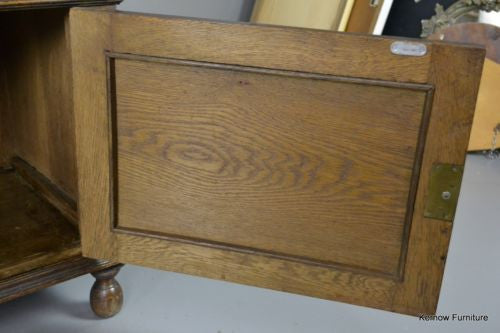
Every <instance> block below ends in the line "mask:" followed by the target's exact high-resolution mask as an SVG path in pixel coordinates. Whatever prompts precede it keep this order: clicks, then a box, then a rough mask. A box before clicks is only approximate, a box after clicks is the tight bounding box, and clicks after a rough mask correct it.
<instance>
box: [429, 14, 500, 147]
mask: <svg viewBox="0 0 500 333" xmlns="http://www.w3.org/2000/svg"><path fill="white" fill-rule="evenodd" d="M499 36H500V28H499V27H496V26H493V25H489V24H483V23H461V24H454V25H452V26H450V27H446V28H444V29H440V30H439V32H437V33H435V34H433V35H431V36H429V38H430V39H443V40H447V41H454V42H463V43H474V44H479V45H484V47H485V48H486V60H485V62H484V67H483V74H482V76H481V84H480V87H479V93H478V97H477V104H476V112H475V114H474V121H473V122H472V130H471V135H470V141H469V147H468V150H469V151H477V150H486V149H491V144H492V138H493V130H494V128H495V127H496V126H497V124H500V111H499V110H498V103H497V100H498V87H499V86H500V38H499ZM495 148H500V140H497V142H496V147H495Z"/></svg>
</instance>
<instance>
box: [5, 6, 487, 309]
mask: <svg viewBox="0 0 500 333" xmlns="http://www.w3.org/2000/svg"><path fill="white" fill-rule="evenodd" d="M23 2H25V3H29V2H31V1H7V2H5V1H4V2H0V3H7V4H8V3H13V4H15V3H23ZM40 2H42V1H40ZM97 2H98V1H88V2H84V1H75V2H72V1H65V2H60V3H59V4H60V5H70V4H79V5H81V4H82V3H86V4H90V3H91V4H96V3H97ZM47 3H50V4H51V5H52V4H55V3H57V1H50V2H47ZM99 3H100V4H104V3H106V1H101V2H99ZM112 3H113V2H111V1H108V4H112ZM0 15H2V19H1V21H0V22H1V23H0V24H1V25H2V30H1V31H2V32H1V36H0V38H1V45H2V52H1V54H0V57H2V62H1V72H0V74H1V76H0V78H1V81H0V84H1V90H0V94H1V95H0V97H1V99H0V103H1V104H0V135H1V141H0V157H1V160H2V164H3V165H4V168H5V171H4V174H2V175H1V176H3V177H5V179H7V180H4V182H6V185H4V184H2V185H1V186H2V188H1V191H2V198H1V201H0V209H2V211H1V212H0V214H1V215H0V216H1V217H2V222H1V223H2V231H3V233H13V234H15V233H16V230H18V223H23V219H24V218H25V217H26V216H28V217H29V218H30V219H32V220H33V221H29V222H28V223H29V224H30V225H31V224H33V223H34V222H39V224H38V225H36V228H37V229H36V230H37V231H36V233H28V232H26V233H22V234H21V235H22V236H23V237H21V236H17V235H16V236H15V237H17V238H16V241H10V243H9V244H10V245H9V246H8V248H7V249H5V250H4V249H3V248H1V247H2V246H3V244H0V251H1V252H0V253H1V254H2V257H1V259H2V262H1V265H2V266H1V267H2V268H0V269H1V270H0V274H1V273H3V272H5V271H7V272H9V269H10V268H9V267H16V269H17V267H20V269H19V270H17V271H14V272H15V273H16V274H18V275H19V274H21V275H22V274H26V273H25V272H26V271H28V269H29V270H33V269H36V265H37V264H36V263H34V262H33V261H31V260H30V259H22V263H21V266H18V265H17V263H16V262H14V258H15V256H9V255H7V253H8V251H14V249H15V247H16V246H21V245H22V244H24V243H26V244H27V245H25V246H26V247H32V246H35V245H36V244H39V243H40V242H43V241H45V240H47V241H48V242H50V244H52V245H53V246H54V248H49V247H47V249H48V250H50V251H48V252H47V253H45V257H46V259H44V260H46V262H47V263H49V262H50V263H51V265H57V263H58V262H59V261H61V262H64V260H67V259H68V258H77V259H73V260H76V261H79V262H85V263H87V264H86V265H88V266H87V268H86V269H87V270H95V269H99V267H98V266H99V265H101V264H103V265H112V264H111V263H113V262H118V263H130V264H138V265H143V266H147V267H154V268H159V269H165V270H170V271H176V272H182V273H187V274H193V275H200V276H205V277H209V278H214V279H223V280H227V281H233V282H238V283H243V284H249V285H255V286H259V287H264V288H271V289H276V290H283V291H287V292H294V293H299V294H304V295H310V296H314V297H320V298H325V299H331V300H338V301H342V302H348V303H353V304H358V305H363V306H369V307H375V308H380V309H385V310H389V311H395V312H400V313H407V314H413V315H416V314H419V313H434V312H435V310H436V306H437V301H438V297H439V291H440V285H441V279H442V275H443V270H444V265H445V261H446V254H447V250H448V244H449V239H450V235H451V230H452V225H453V218H454V212H455V206H456V203H457V199H458V194H459V190H460V180H461V173H462V169H463V163H464V159H465V151H466V148H467V143H468V137H469V132H470V127H471V122H472V116H473V112H474V106H475V101H476V94H477V89H478V84H479V79H480V73H481V68H482V64H483V58H484V50H483V49H481V48H477V47H474V46H468V45H456V44H449V43H443V42H439V41H423V40H422V41H420V40H402V39H395V38H385V37H374V36H363V35H351V34H342V33H335V32H330V31H321V30H308V29H297V28H287V27H276V26H262V25H252V24H241V23H225V22H216V21H204V20H192V19H184V18H176V17H166V16H156V15H145V14H132V13H124V12H119V11H115V10H113V8H73V9H71V10H70V11H69V16H68V9H64V8H63V9H50V10H49V9H46V10H38V11H22V12H21V11H17V12H9V13H2V14H0ZM7 27H8V28H9V29H13V28H12V27H14V28H15V31H13V30H10V31H8V32H7V31H6V29H7ZM4 50H5V51H4ZM11 183H12V184H11ZM9 186H11V187H9ZM21 186H22V190H21V189H20V188H21ZM13 190H16V191H24V192H26V194H25V195H27V196H29V199H26V200H25V199H23V198H22V197H21V196H18V195H16V196H12V198H10V199H8V200H7V201H5V202H4V197H5V198H9V194H10V193H12V191H13ZM24 192H23V193H24ZM39 198H41V199H39ZM30 200H32V201H33V204H31V203H29V202H30ZM76 206H78V212H77V210H76ZM23 209H24V210H25V212H24V213H23V211H22V210H23ZM23 214H24V215H23ZM37 214H44V215H43V216H41V217H40V218H39V217H38V215H37ZM21 215H22V216H21ZM49 219H50V223H49ZM63 220H64V221H63ZM66 220H67V221H70V222H71V221H72V222H74V223H78V225H79V233H77V232H76V231H75V229H74V228H73V227H71V225H70V224H68V223H65V221H66ZM5 221H7V222H5ZM19 227H20V228H23V226H22V225H20V226H19ZM33 228H34V227H33ZM24 236H25V237H26V238H24ZM2 237H4V236H2ZM80 242H81V247H80V245H79V244H80ZM7 243H8V242H7ZM80 249H81V251H82V253H83V256H85V257H88V258H94V259H99V260H100V261H92V260H90V259H88V260H87V259H82V258H80V257H78V256H79V254H80ZM49 252H50V253H49ZM70 252H71V255H70V254H69V253H70ZM4 253H5V255H4ZM75 256H76V257H75ZM4 257H5V258H6V257H8V260H7V261H5V260H6V259H4ZM16 260H17V259H16ZM103 260H104V261H103ZM4 262H7V263H8V264H7V265H5V264H4ZM23 265H24V266H23ZM33 265H35V266H33ZM44 265H46V264H44ZM106 267H108V266H106ZM111 267H112V268H111V271H109V270H108V271H107V272H104V273H103V277H102V278H101V281H104V282H102V283H101V284H104V285H106V286H110V285H111V286H115V287H112V288H111V289H106V287H103V288H101V292H102V293H101V294H100V293H95V294H96V295H97V296H96V297H95V298H96V299H97V300H99V301H96V303H99V302H100V304H101V305H102V306H101V307H102V308H105V309H106V310H102V312H103V313H104V315H106V314H108V315H109V314H112V313H115V312H116V309H117V308H119V306H118V305H117V304H119V303H120V297H119V296H121V291H120V292H118V291H117V290H118V289H119V287H116V286H117V283H116V281H114V280H112V278H113V274H115V273H116V270H117V268H116V266H111ZM79 272H83V271H79ZM12 275H14V274H13V273H12V274H10V276H12ZM3 278H7V280H9V275H8V276H5V275H4V276H3ZM12 279H13V278H11V280H12ZM0 283H1V282H0ZM47 283H48V282H47ZM1 288H2V285H1V284H0V292H2V291H1ZM106 290H108V291H109V292H108V293H105V291H106Z"/></svg>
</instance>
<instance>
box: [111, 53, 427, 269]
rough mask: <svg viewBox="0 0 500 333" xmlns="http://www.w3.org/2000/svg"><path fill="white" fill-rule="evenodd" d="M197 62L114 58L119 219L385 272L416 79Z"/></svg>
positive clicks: (410, 148) (398, 211) (391, 255)
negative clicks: (347, 78)
mask: <svg viewBox="0 0 500 333" xmlns="http://www.w3.org/2000/svg"><path fill="white" fill-rule="evenodd" d="M201 65H202V64H199V63H192V64H186V63H184V64H179V63H178V62H170V63H167V64H161V63H155V62H150V61H141V60H139V59H136V60H125V59H117V60H114V65H113V68H114V72H113V73H112V76H114V77H115V78H116V82H115V84H116V96H112V98H114V99H115V100H116V102H115V103H116V111H115V112H116V115H115V117H116V118H117V120H116V124H114V126H116V130H115V131H116V139H115V140H116V142H117V150H118V151H117V160H116V162H117V165H118V167H117V168H118V169H117V177H118V182H117V185H116V186H117V193H116V194H117V196H118V198H117V200H118V202H117V207H118V208H117V211H118V216H117V224H118V227H125V228H130V229H139V230H147V231H156V232H160V233H165V234H169V235H174V236H181V237H190V238H195V239H199V240H204V241H209V242H210V241H212V242H216V243H222V244H229V245H235V246H239V247H246V248H252V249H258V250H264V251H268V252H271V253H277V254H281V255H284V254H286V255H289V256H295V257H301V258H308V259H310V260H312V261H314V260H317V261H318V262H323V263H337V264H344V265H350V266H354V267H359V268H364V269H369V270H376V271H379V272H382V273H386V274H388V275H395V274H396V273H397V270H398V264H399V258H400V255H401V248H402V242H403V241H404V240H403V239H402V237H401V235H402V234H403V229H404V224H405V222H409V221H406V219H405V215H406V211H407V204H408V196H409V189H410V187H411V186H410V184H411V181H412V172H413V165H414V158H415V155H416V153H417V152H416V150H417V149H416V148H417V146H418V135H419V130H420V124H421V121H422V118H423V117H422V114H423V111H424V105H425V99H426V91H425V90H424V89H425V87H420V89H421V90H417V89H415V90H411V89H408V88H405V87H398V88H395V87H384V86H382V85H379V86H376V85H373V83H372V82H370V81H368V82H363V81H360V82H357V83H353V82H349V83H348V82H338V81H336V79H335V78H332V77H329V78H326V77H318V76H311V75H309V76H307V75H304V74H302V75H299V74H293V73H281V72H275V71H265V72H264V71H260V72H258V71H257V72H256V71H255V70H253V71H252V69H248V68H242V69H240V70H238V69H237V68H232V67H229V68H228V67H224V66H220V65H216V66H208V65H205V66H203V67H202V66H201ZM278 74H280V75H278ZM167 78H168V79H167ZM152 87H155V88H154V89H152ZM284 87H286V89H283V88H284ZM413 88H415V87H413ZM391 105H393V106H392V107H391ZM373 151H377V152H378V153H377V154H372V152H373ZM409 205H410V206H412V205H413V202H412V200H410V201H409ZM166 216H168V219H165V217H166ZM374 234H376V235H378V237H373V235H374ZM278 235H279V236H278Z"/></svg>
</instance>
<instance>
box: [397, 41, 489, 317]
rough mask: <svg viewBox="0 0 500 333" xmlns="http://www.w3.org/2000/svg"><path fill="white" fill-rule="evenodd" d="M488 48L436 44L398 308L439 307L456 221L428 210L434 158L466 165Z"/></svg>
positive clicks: (431, 309)
mask: <svg viewBox="0 0 500 333" xmlns="http://www.w3.org/2000/svg"><path fill="white" fill-rule="evenodd" d="M484 55H485V50H484V49H481V48H469V47H456V46H452V45H446V44H436V45H434V48H433V51H432V69H431V71H430V72H429V82H431V83H432V84H433V85H435V94H434V102H433V108H432V116H431V121H430V124H429V130H428V135H427V140H426V145H425V151H424V160H423V164H422V170H421V175H422V176H421V177H420V181H419V185H418V187H419V191H418V193H417V199H416V202H415V211H414V214H413V221H412V225H411V232H410V239H409V245H408V246H409V247H408V257H407V259H406V266H405V272H404V276H405V279H404V281H403V282H402V283H401V284H399V285H398V286H397V287H396V288H395V290H394V298H393V300H392V309H393V310H394V311H397V312H402V311H406V312H409V313H413V314H418V313H423V312H425V313H434V312H435V311H436V307H437V302H438V299H439V290H440V287H441V280H442V276H443V271H444V264H445V262H446V255H447V253H448V244H449V241H450V236H451V230H452V223H450V222H445V221H439V220H433V219H427V218H424V216H423V209H424V204H425V198H426V196H427V190H428V189H427V185H428V183H429V176H430V169H431V168H432V165H433V164H434V163H448V164H459V165H463V164H464V162H465V154H466V151H467V143H468V141H469V135H470V129H471V125H472V119H473V116H474V108H475V104H476V98H477V93H478V89H479V81H480V78H481V69H482V66H483V61H484Z"/></svg>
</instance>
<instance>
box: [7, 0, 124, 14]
mask: <svg viewBox="0 0 500 333" xmlns="http://www.w3.org/2000/svg"><path fill="white" fill-rule="evenodd" d="M121 1H122V0H0V11H12V10H27V9H41V8H43V9H45V8H57V7H73V6H102V5H114V4H117V3H120V2H121Z"/></svg>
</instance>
